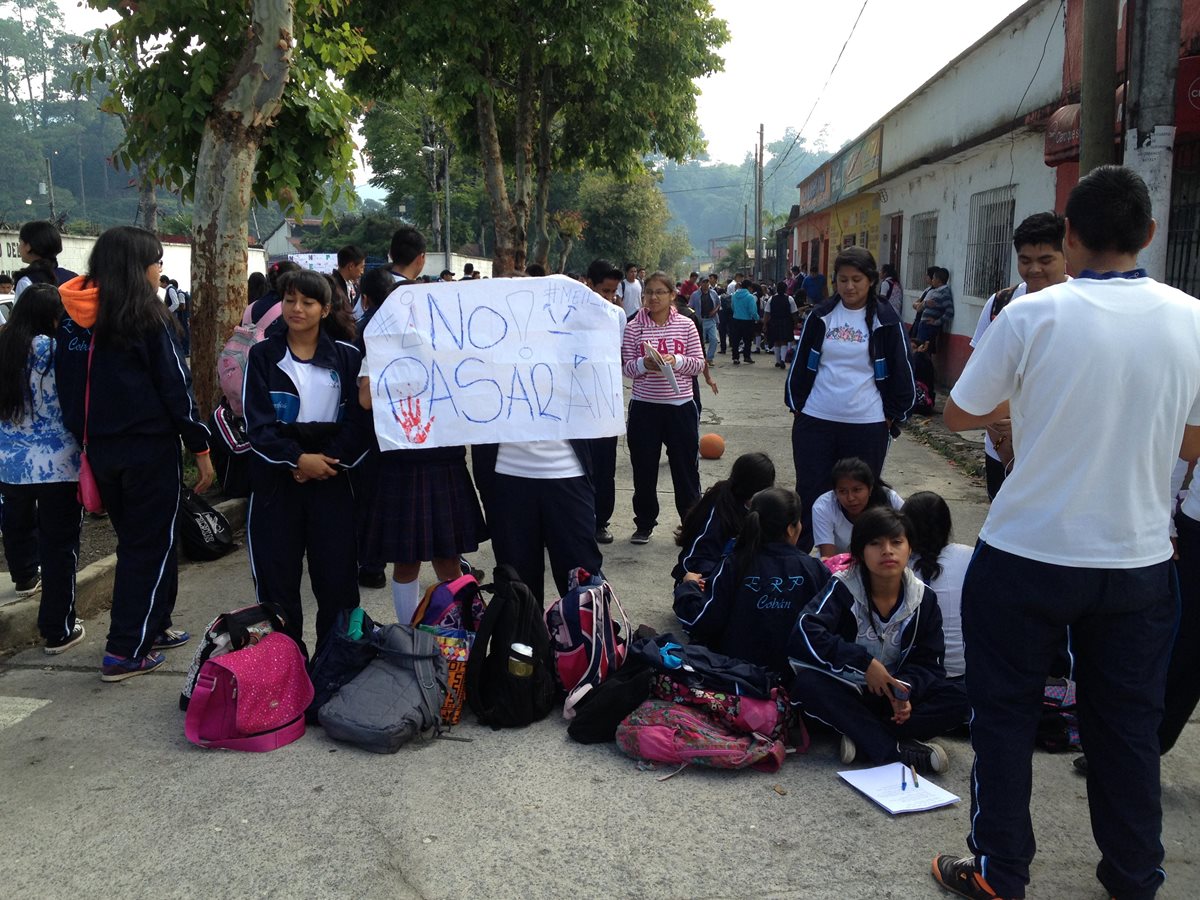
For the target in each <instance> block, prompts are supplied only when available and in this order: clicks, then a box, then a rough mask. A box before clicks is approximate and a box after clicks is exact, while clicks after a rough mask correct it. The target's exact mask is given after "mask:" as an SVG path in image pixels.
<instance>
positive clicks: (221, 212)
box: [191, 0, 295, 415]
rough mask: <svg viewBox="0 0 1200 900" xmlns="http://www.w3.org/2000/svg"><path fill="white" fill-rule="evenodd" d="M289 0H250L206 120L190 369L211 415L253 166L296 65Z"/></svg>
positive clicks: (234, 299) (242, 295) (242, 301)
mask: <svg viewBox="0 0 1200 900" xmlns="http://www.w3.org/2000/svg"><path fill="white" fill-rule="evenodd" d="M294 11H295V6H294V3H293V2H291V0H253V2H252V4H251V22H252V25H251V28H252V34H251V36H250V39H249V42H248V43H247V45H246V48H245V50H244V51H243V52H242V57H241V59H240V60H238V64H237V66H236V68H235V69H234V71H233V73H232V74H231V75H230V77H229V80H228V82H227V83H226V85H225V87H224V89H223V90H222V91H221V92H220V93H219V94H218V95H217V97H216V98H215V100H214V104H213V105H214V109H213V111H212V112H211V113H210V114H209V117H208V121H207V122H206V123H205V125H204V135H203V137H202V138H201V142H200V153H199V156H198V158H197V160H196V190H195V207H194V212H193V218H192V308H191V328H192V373H193V377H194V379H195V390H196V402H197V403H198V404H199V406H200V410H201V412H202V413H203V414H204V415H208V413H209V412H211V411H212V409H213V407H215V406H216V405H217V403H218V402H219V401H220V399H221V390H220V387H219V386H218V384H217V354H218V353H219V352H220V349H221V347H222V346H224V344H225V341H226V340H227V339H228V338H229V335H230V334H231V333H232V331H233V329H234V327H235V326H236V325H237V323H238V322H239V321H240V319H241V316H242V312H243V311H244V310H245V308H246V279H247V267H246V248H247V238H248V234H247V228H248V224H247V223H248V217H249V213H250V203H251V199H252V197H253V185H254V167H255V164H256V163H257V161H258V147H259V142H260V141H261V137H262V133H263V130H264V129H265V128H266V127H267V126H269V125H270V123H271V121H272V120H273V119H274V118H275V116H276V115H277V114H278V112H279V109H280V107H281V105H282V104H281V101H282V98H283V90H284V85H285V84H286V83H287V79H288V73H289V70H290V69H291V45H292V16H293V13H294Z"/></svg>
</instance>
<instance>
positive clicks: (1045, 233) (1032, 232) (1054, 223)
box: [971, 212, 1068, 500]
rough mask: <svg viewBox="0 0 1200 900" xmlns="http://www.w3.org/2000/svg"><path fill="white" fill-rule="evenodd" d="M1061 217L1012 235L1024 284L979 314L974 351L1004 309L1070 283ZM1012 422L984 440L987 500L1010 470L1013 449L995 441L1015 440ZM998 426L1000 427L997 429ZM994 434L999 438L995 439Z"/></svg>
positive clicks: (1036, 221)
mask: <svg viewBox="0 0 1200 900" xmlns="http://www.w3.org/2000/svg"><path fill="white" fill-rule="evenodd" d="M1063 231H1064V223H1063V220H1062V216H1060V215H1058V213H1053V212H1040V213H1034V214H1033V215H1032V216H1027V217H1026V218H1025V219H1024V220H1023V221H1022V222H1021V224H1020V225H1018V226H1017V230H1016V231H1014V232H1013V249H1014V250H1016V251H1017V273H1018V274H1019V275H1020V276H1021V283H1020V284H1018V285H1016V286H1014V287H1010V288H1005V289H1004V290H1002V291H996V293H994V294H992V296H990V297H988V300H987V303H985V304H983V309H982V310H980V312H979V323H978V324H977V325H976V326H975V335H974V337H972V338H971V347H972V349H974V348H975V347H976V346H977V345H978V344H979V342H980V341H981V340H983V333H984V332H985V331H987V329H988V326H989V325H991V324H992V321H993V320H994V319H995V318H996V316H998V315H1000V313H1002V312H1003V311H1004V307H1005V306H1007V305H1008V304H1009V303H1011V302H1012V301H1013V300H1016V299H1017V298H1018V297H1024V296H1025V295H1026V294H1036V293H1037V292H1038V291H1040V290H1041V289H1042V288H1047V287H1050V286H1051V285H1052V284H1062V283H1063V282H1064V281H1067V280H1068V278H1067V259H1066V257H1065V256H1064V255H1063ZM1011 425H1012V423H1011V422H1008V421H1007V420H1004V421H1003V422H1000V423H993V426H992V427H991V428H989V429H988V434H987V435H986V437H985V438H984V441H983V453H984V466H985V474H986V476H987V492H988V499H989V500H995V499H996V494H997V493H998V492H999V490H1000V485H1002V484H1004V478H1005V476H1006V475H1007V474H1008V469H1007V467H1006V466H1005V463H1004V461H1003V460H1001V458H1000V457H1001V452H1002V451H1003V452H1004V455H1005V457H1006V458H1008V459H1011V457H1012V455H1011V453H1010V452H1008V451H1009V450H1011V447H1009V448H1007V449H1006V448H1004V447H1000V448H997V446H996V441H1009V442H1011V441H1012V427H1011ZM997 426H998V427H997ZM993 434H995V435H996V437H995V438H993Z"/></svg>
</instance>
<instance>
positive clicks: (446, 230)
mask: <svg viewBox="0 0 1200 900" xmlns="http://www.w3.org/2000/svg"><path fill="white" fill-rule="evenodd" d="M442 141H443V142H444V143H445V145H446V146H445V149H446V157H445V163H446V171H445V175H444V177H443V178H442V181H443V182H444V183H445V185H446V216H445V218H444V219H443V220H442V234H443V235H445V237H446V268H447V269H453V267H452V266H451V265H450V138H449V137H448V136H447V135H446V133H445V132H442Z"/></svg>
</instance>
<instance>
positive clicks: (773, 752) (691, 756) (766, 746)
mask: <svg viewBox="0 0 1200 900" xmlns="http://www.w3.org/2000/svg"><path fill="white" fill-rule="evenodd" d="M617 746H618V747H620V748H621V750H622V751H623V752H624V753H625V755H626V756H631V757H633V758H634V759H645V760H649V761H651V762H661V763H670V764H671V765H675V766H686V765H697V766H708V767H710V768H714V769H746V768H752V769H758V770H759V771H761V772H776V771H778V770H779V768H780V767H781V766H782V765H783V759H784V755H785V753H786V750H785V748H784V745H783V741H782V740H778V739H771V738H769V737H765V736H763V735H760V734H739V733H737V732H736V731H734V730H733V729H731V728H730V727H729V726H727V725H722V724H719V723H718V722H717V721H716V720H714V719H713V718H712V717H711V716H709V715H707V714H706V713H704V712H702V711H701V710H700V709H699V708H697V707H694V706H685V705H683V704H681V703H674V702H672V701H670V700H659V699H657V698H653V697H652V698H651V699H649V700H647V701H646V702H645V703H643V704H642V705H641V706H639V707H638V708H637V709H635V710H634V711H633V712H631V713H630V714H629V715H628V716H626V717H625V720H624V721H623V722H622V723H621V724H620V725H619V726H617Z"/></svg>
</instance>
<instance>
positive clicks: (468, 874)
mask: <svg viewBox="0 0 1200 900" xmlns="http://www.w3.org/2000/svg"><path fill="white" fill-rule="evenodd" d="M718 359H719V360H721V359H727V357H718ZM759 359H760V360H762V362H760V364H759V365H756V366H753V367H747V366H741V367H739V368H738V369H733V368H732V367H729V366H724V367H722V368H721V369H719V370H718V373H717V377H718V380H719V382H720V385H721V391H722V393H721V395H720V396H719V397H716V398H714V397H712V396H711V395H706V397H705V405H706V408H705V413H704V416H703V422H704V425H703V430H704V431H717V432H719V433H721V434H723V435H724V436H725V438H726V441H727V443H728V446H727V451H726V455H725V457H724V458H723V459H721V460H719V461H715V462H709V461H705V462H703V463H702V475H703V478H704V483H705V485H707V484H710V483H711V482H712V481H714V480H716V479H717V478H719V477H723V476H724V475H725V474H726V472H727V471H728V467H729V464H730V463H731V462H732V460H733V459H734V458H735V457H736V456H737V454H739V453H741V452H745V451H748V450H756V449H762V450H766V451H767V452H769V453H770V454H771V455H772V456H773V458H774V459H775V460H776V463H777V465H778V467H779V471H780V481H781V483H785V484H787V483H790V481H791V477H792V476H791V475H790V474H788V473H789V471H790V468H791V466H790V458H791V457H790V445H789V442H788V432H789V428H790V417H789V416H788V415H787V413H786V411H785V410H784V409H783V408H782V404H781V397H782V390H781V387H782V373H781V372H779V371H778V370H775V369H773V368H772V367H771V366H770V364H769V363H767V362H766V357H760V358H759ZM620 468H621V469H622V471H621V473H620V475H619V483H618V490H619V493H618V503H617V517H616V522H615V523H614V525H613V530H614V531H615V532H616V533H617V536H618V540H617V543H615V544H613V545H611V546H610V547H608V548H606V565H605V568H606V571H607V574H608V576H609V579H610V581H611V582H612V584H613V585H614V588H615V589H616V591H617V593H618V595H619V596H620V598H621V599H622V601H623V602H624V604H625V606H626V608H627V609H628V611H629V614H630V616H631V618H632V619H633V620H634V621H635V622H646V623H647V624H650V625H652V626H654V627H655V628H658V629H659V630H669V629H672V628H673V627H674V620H673V618H672V617H671V613H670V597H671V595H670V578H669V571H670V568H671V563H672V561H673V556H674V552H673V550H674V548H673V547H671V546H670V540H669V536H668V529H667V528H665V527H660V529H659V531H658V532H657V533H656V534H655V536H654V539H653V540H652V542H651V543H650V544H649V545H647V546H644V547H634V546H631V545H630V544H628V543H627V540H628V537H629V534H630V533H632V530H633V525H632V515H631V512H630V503H629V497H630V489H631V488H630V479H629V472H628V469H627V466H621V467H620ZM885 477H886V478H887V479H888V480H889V481H890V482H891V483H892V484H893V486H894V487H895V488H896V489H897V490H899V491H900V493H901V494H903V495H907V494H909V493H911V492H913V491H915V490H921V489H928V490H936V491H938V492H940V493H941V494H942V495H943V496H945V497H946V498H947V500H948V501H949V502H950V504H951V507H952V509H953V512H954V517H955V524H956V537H957V539H958V540H960V541H963V542H966V543H970V542H972V541H973V540H974V538H975V535H976V533H977V531H978V528H979V525H980V524H981V523H982V521H983V518H984V515H985V514H986V496H985V494H984V492H983V490H982V488H981V487H980V486H979V485H978V484H975V483H973V482H971V481H969V480H968V479H966V478H964V477H962V476H961V475H960V474H959V473H958V472H957V471H956V470H954V469H953V468H952V467H951V466H949V465H947V464H946V463H945V461H944V460H943V459H942V458H941V457H939V456H937V455H935V454H934V453H932V452H931V451H929V450H928V449H926V448H925V447H923V446H921V445H919V444H916V443H914V442H913V441H912V440H911V439H910V438H908V437H905V438H902V439H901V440H900V441H898V442H897V443H896V444H895V445H894V447H893V448H892V451H891V454H890V456H889V459H888V464H887V468H886V471H885ZM659 483H660V488H669V484H670V479H669V475H668V473H667V469H666V465H665V459H664V462H663V468H662V472H661V475H660V482H659ZM662 498H663V500H664V506H667V507H669V505H670V503H669V499H668V498H667V495H666V493H665V491H664V493H663V494H662ZM475 561H476V564H477V565H480V566H481V567H484V568H490V566H491V564H492V560H491V556H490V552H486V551H485V552H481V553H479V554H478V555H477V557H476V559H475ZM251 596H252V594H251V586H250V577H249V568H248V565H247V562H246V558H245V555H244V554H243V553H238V554H235V555H233V556H231V557H229V558H226V559H224V560H221V561H218V562H215V563H207V564H203V565H193V566H190V567H188V568H186V569H185V570H184V572H183V574H182V577H181V590H180V597H179V603H178V606H177V609H176V621H177V623H178V624H180V625H181V626H182V627H186V628H188V629H189V630H191V631H192V632H193V633H195V632H197V631H199V630H200V629H201V628H202V627H203V625H204V624H205V623H206V622H207V621H208V620H209V619H210V618H212V616H213V615H215V614H216V613H217V612H219V611H222V610H225V609H230V608H233V607H236V606H240V605H244V604H246V603H247V602H249V601H250V599H251ZM363 601H364V605H365V606H366V607H367V608H368V610H369V612H370V613H371V614H372V615H373V616H378V617H380V618H384V619H386V618H387V617H388V616H390V610H391V602H390V595H389V594H388V593H387V592H385V591H382V590H380V591H365V592H364V595H363ZM310 619H311V616H310ZM106 625H107V622H106V621H104V620H96V621H89V622H87V627H88V638H87V641H86V642H85V644H84V645H82V646H80V647H77V648H75V649H74V650H72V651H71V652H69V653H67V654H65V655H63V656H60V657H53V658H51V657H46V656H44V655H42V653H41V651H40V650H34V651H29V652H26V653H23V654H20V655H18V656H16V657H14V658H12V659H9V660H7V661H6V662H5V663H4V664H3V667H2V668H0V834H3V835H4V842H3V847H4V852H3V853H2V854H0V893H2V894H3V895H4V896H5V897H10V898H42V897H46V898H59V897H62V898H66V897H71V898H80V900H84V898H92V897H96V898H101V897H103V898H108V897H112V896H132V897H143V896H145V897H150V896H153V897H195V896H206V897H234V896H237V897H359V898H376V897H378V898H390V897H522V898H530V897H547V898H559V897H592V896H605V897H623V896H635V897H798V898H800V897H802V898H860V897H861V898H866V897H892V898H911V897H935V896H941V895H942V894H941V893H940V891H939V890H938V888H937V887H936V886H935V885H934V883H933V881H932V880H931V878H930V876H929V862H930V859H931V858H932V857H933V855H934V854H935V853H938V852H944V851H953V852H959V851H964V850H965V843H964V838H965V833H966V830H967V827H968V821H967V819H968V809H967V796H968V777H969V771H970V762H971V756H970V749H969V747H968V745H967V743H966V741H964V740H960V739H947V740H946V741H945V743H946V746H947V747H948V749H949V752H950V757H951V767H950V770H949V771H948V772H947V773H945V774H943V775H941V776H938V777H937V778H936V779H935V780H936V781H937V783H938V784H940V785H942V786H943V787H945V788H947V789H949V790H951V791H953V792H955V793H956V794H958V795H959V796H960V797H962V798H963V802H962V803H960V804H958V805H956V806H953V807H950V808H947V809H941V810H937V811H933V812H929V813H922V814H917V815H910V816H903V817H897V818H893V817H890V816H889V815H887V814H886V813H885V812H883V811H882V810H880V809H878V808H876V807H875V806H874V805H872V804H871V803H869V802H868V801H867V800H865V799H864V798H863V797H861V796H859V795H858V794H856V793H855V792H854V791H853V790H852V789H850V788H849V787H847V786H846V785H844V784H843V783H841V782H840V781H839V779H838V778H837V776H836V772H837V770H838V769H839V768H840V766H839V765H838V763H837V760H836V745H835V742H834V741H833V740H832V739H829V738H822V739H818V740H816V741H815V742H814V744H813V747H812V749H811V750H810V752H809V753H808V755H806V756H798V757H792V758H790V759H789V760H788V762H787V763H786V764H785V766H784V768H783V770H782V771H780V772H779V773H777V774H771V775H768V774H761V773H756V772H742V773H729V772H713V771H705V770H701V769H688V770H685V771H683V772H681V773H680V774H678V775H676V776H675V777H673V778H671V779H670V780H668V781H660V780H659V778H660V777H661V776H662V775H663V774H665V772H662V771H653V770H646V769H644V768H642V767H639V765H638V764H637V763H636V762H634V761H632V760H630V759H627V758H626V757H625V756H623V755H622V754H621V753H620V752H619V751H618V750H617V748H616V747H615V746H614V745H600V746H590V747H586V746H581V745H577V744H574V743H573V742H571V741H570V740H569V739H568V738H567V736H566V732H565V729H564V726H563V722H562V720H561V719H560V718H558V717H557V716H552V717H551V718H548V719H546V720H545V721H543V722H540V723H538V724H536V725H534V726H532V727H530V728H528V729H524V730H519V731H505V732H493V731H491V730H489V729H486V728H481V727H479V726H477V725H475V724H472V723H467V722H464V724H462V725H460V726H458V727H456V728H455V729H454V734H455V735H456V736H459V737H463V738H467V739H469V741H468V742H460V741H445V740H438V741H430V742H423V743H416V744H412V745H409V746H407V747H405V748H403V749H402V750H401V751H400V752H399V753H397V754H395V755H394V756H376V755H373V754H369V753H365V752H361V751H358V750H355V749H353V748H350V747H346V746H344V745H338V744H335V743H333V742H332V741H330V740H329V739H327V738H326V737H325V735H324V734H323V733H322V732H321V731H320V729H312V730H310V732H309V733H308V734H307V735H306V736H305V737H304V738H303V739H301V740H300V741H298V742H297V743H295V744H292V745H290V746H288V747H285V748H283V749H281V750H278V751H275V752H272V753H269V754H261V755H260V754H239V753H232V752H213V751H204V750H200V749H198V748H195V747H192V746H191V745H190V744H188V743H187V741H186V740H185V739H184V736H183V715H182V713H180V712H179V711H178V708H177V706H176V699H177V696H178V691H179V688H180V685H181V682H182V674H183V672H184V671H185V670H186V668H187V664H188V662H189V660H190V657H191V650H192V648H191V647H188V648H185V649H180V650H176V651H173V652H172V653H170V654H168V656H169V660H170V662H169V664H168V666H167V667H164V669H166V671H162V670H160V671H159V672H156V673H153V674H151V675H148V676H146V677H142V678H136V679H132V680H130V681H128V682H124V683H121V684H116V685H106V684H102V683H101V682H100V680H99V677H98V672H97V667H98V665H99V661H100V655H101V652H102V648H103V634H104V631H105V628H106ZM468 718H469V716H468ZM1198 759H1200V728H1197V727H1196V726H1195V725H1194V724H1193V725H1192V726H1190V727H1189V729H1188V730H1187V731H1185V733H1184V735H1183V737H1182V739H1181V740H1180V742H1179V745H1178V746H1177V747H1176V749H1175V750H1174V751H1173V752H1172V753H1171V755H1170V756H1169V757H1167V759H1166V760H1164V764H1163V788H1164V796H1163V801H1164V806H1165V810H1166V821H1165V829H1164V843H1165V845H1166V848H1167V862H1166V868H1167V871H1168V874H1169V880H1168V882H1167V885H1166V886H1165V887H1164V889H1163V890H1162V892H1161V893H1160V896H1161V897H1167V898H1171V897H1179V898H1181V897H1184V896H1189V895H1191V894H1192V893H1193V892H1194V887H1195V885H1196V884H1200V866H1198V865H1197V850H1196V847H1197V845H1200V763H1198V762H1197V760H1198ZM1070 761H1071V757H1070V756H1050V755H1046V754H1039V755H1038V756H1036V757H1035V759H1034V774H1035V798H1034V806H1033V819H1034V824H1035V828H1036V830H1037V835H1038V840H1039V853H1038V858H1037V860H1036V861H1035V863H1034V868H1033V884H1032V886H1031V889H1030V896H1031V897H1052V898H1061V900H1073V898H1080V900H1083V898H1100V897H1102V896H1104V893H1103V890H1102V888H1101V887H1100V886H1099V884H1098V882H1096V880H1095V878H1094V875H1093V872H1094V868H1095V864H1096V862H1097V860H1098V853H1097V851H1096V849H1095V846H1094V844H1093V843H1092V840H1091V835H1090V829H1089V825H1088V816H1087V805H1086V791H1085V785H1084V781H1083V779H1082V778H1079V777H1078V776H1076V775H1075V774H1074V772H1073V771H1072V768H1071V764H1070Z"/></svg>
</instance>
